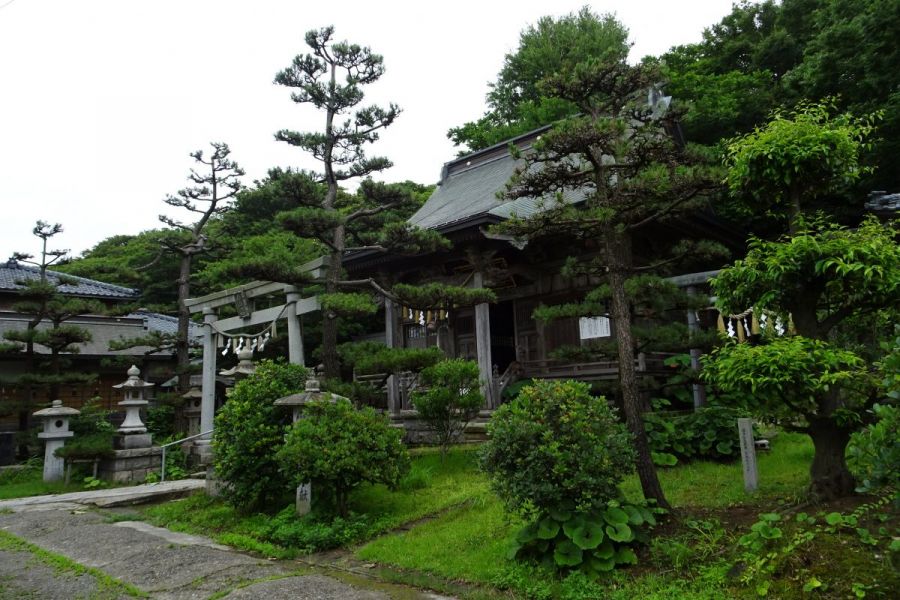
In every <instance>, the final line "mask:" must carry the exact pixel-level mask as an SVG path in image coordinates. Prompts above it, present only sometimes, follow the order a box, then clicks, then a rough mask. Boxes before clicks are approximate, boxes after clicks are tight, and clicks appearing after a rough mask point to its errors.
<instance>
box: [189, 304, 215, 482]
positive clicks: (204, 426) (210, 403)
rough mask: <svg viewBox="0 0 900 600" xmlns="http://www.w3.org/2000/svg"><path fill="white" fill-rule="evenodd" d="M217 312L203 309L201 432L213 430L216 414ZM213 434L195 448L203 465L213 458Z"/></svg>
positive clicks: (195, 445) (197, 443) (200, 441)
mask: <svg viewBox="0 0 900 600" xmlns="http://www.w3.org/2000/svg"><path fill="white" fill-rule="evenodd" d="M215 322H216V312H215V311H214V310H213V309H211V308H209V307H205V308H204V309H203V325H204V328H203V375H202V385H201V388H200V391H201V396H200V433H205V432H207V431H212V429H213V422H214V421H213V418H214V417H215V415H216V334H215V332H214V331H213V323H215ZM211 441H212V435H209V436H207V437H205V438H203V439H199V440H197V442H196V443H195V444H194V449H195V451H196V452H197V455H198V458H199V462H200V464H202V465H206V464H209V462H210V461H211V459H212V446H211V445H210V442H211Z"/></svg>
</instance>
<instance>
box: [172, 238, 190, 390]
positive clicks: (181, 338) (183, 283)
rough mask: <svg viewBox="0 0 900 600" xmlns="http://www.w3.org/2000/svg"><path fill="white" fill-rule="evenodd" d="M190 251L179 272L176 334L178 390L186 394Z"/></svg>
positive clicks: (187, 386) (188, 355)
mask: <svg viewBox="0 0 900 600" xmlns="http://www.w3.org/2000/svg"><path fill="white" fill-rule="evenodd" d="M192 259H193V256H192V255H191V254H189V253H183V254H182V255H181V268H180V271H179V273H178V333H177V334H176V336H175V360H176V367H175V371H176V374H177V375H178V390H179V392H180V393H182V394H184V393H187V391H188V390H189V389H190V387H191V385H190V383H191V381H190V380H191V375H190V371H191V355H190V340H189V339H188V331H189V327H190V323H191V312H190V310H188V307H187V304H185V302H186V301H187V299H188V298H190V295H191V262H192Z"/></svg>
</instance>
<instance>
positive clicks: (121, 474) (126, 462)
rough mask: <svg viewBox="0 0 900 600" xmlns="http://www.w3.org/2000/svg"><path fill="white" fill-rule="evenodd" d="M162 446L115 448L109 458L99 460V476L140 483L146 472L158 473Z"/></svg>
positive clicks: (114, 480) (115, 480) (110, 479)
mask: <svg viewBox="0 0 900 600" xmlns="http://www.w3.org/2000/svg"><path fill="white" fill-rule="evenodd" d="M161 463H162V448H160V447H159V446H154V447H151V448H132V449H129V450H116V451H115V455H114V456H112V457H111V458H104V459H103V460H101V461H100V469H99V478H100V479H104V480H106V481H112V482H114V483H142V482H143V481H144V479H146V477H147V473H150V472H151V471H154V472H156V473H159V470H160V466H161Z"/></svg>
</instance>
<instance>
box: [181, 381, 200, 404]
mask: <svg viewBox="0 0 900 600" xmlns="http://www.w3.org/2000/svg"><path fill="white" fill-rule="evenodd" d="M181 397H182V398H184V399H185V400H197V399H199V398H203V392H202V391H200V388H198V387H197V386H196V385H192V386H191V389H189V390H188V391H187V392H185V393H184V394H182V395H181Z"/></svg>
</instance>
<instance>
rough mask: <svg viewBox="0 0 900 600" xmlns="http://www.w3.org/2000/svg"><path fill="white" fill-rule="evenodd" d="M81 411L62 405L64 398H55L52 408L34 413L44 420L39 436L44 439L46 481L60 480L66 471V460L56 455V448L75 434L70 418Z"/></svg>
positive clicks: (60, 446) (64, 443)
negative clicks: (72, 430) (70, 428)
mask: <svg viewBox="0 0 900 600" xmlns="http://www.w3.org/2000/svg"><path fill="white" fill-rule="evenodd" d="M78 414H81V411H78V410H75V409H74V408H69V407H67V406H63V405H62V400H54V401H53V404H52V406H50V408H45V409H42V410H39V411H37V412H36V413H34V416H35V417H38V418H40V419H42V420H43V421H44V430H43V431H42V432H40V433H38V437H39V438H41V439H42V440H44V444H45V449H44V481H60V480H61V479H62V478H63V473H64V471H65V464H66V463H65V460H64V459H62V458H60V457H58V456H56V450H57V449H59V448H62V447H63V446H65V445H66V439H68V438H70V437H72V436H73V435H75V434H74V433H73V432H71V431H69V418H70V417H74V416H75V415H78Z"/></svg>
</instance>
